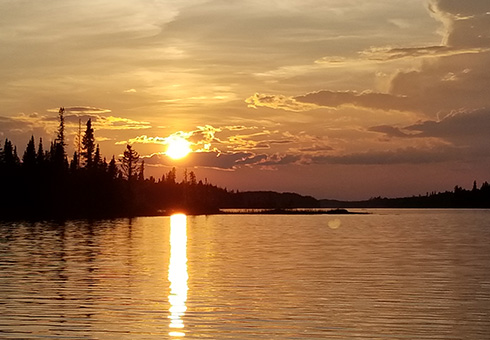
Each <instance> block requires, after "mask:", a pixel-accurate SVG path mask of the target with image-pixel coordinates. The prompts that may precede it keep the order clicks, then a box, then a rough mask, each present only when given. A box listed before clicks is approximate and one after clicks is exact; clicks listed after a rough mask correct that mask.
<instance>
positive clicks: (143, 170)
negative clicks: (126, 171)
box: [138, 160, 145, 181]
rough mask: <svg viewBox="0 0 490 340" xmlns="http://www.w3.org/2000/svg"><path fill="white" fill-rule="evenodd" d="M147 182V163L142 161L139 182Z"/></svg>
mask: <svg viewBox="0 0 490 340" xmlns="http://www.w3.org/2000/svg"><path fill="white" fill-rule="evenodd" d="M144 180H145V161H144V160H142V161H141V165H140V170H139V172H138V181H144Z"/></svg>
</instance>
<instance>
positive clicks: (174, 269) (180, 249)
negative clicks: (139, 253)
mask: <svg viewBox="0 0 490 340" xmlns="http://www.w3.org/2000/svg"><path fill="white" fill-rule="evenodd" d="M188 278H189V277H188V274H187V216H186V215H184V214H176V215H172V216H170V263H169V265H168V280H169V281H170V294H169V296H168V301H169V302H170V309H169V312H170V316H169V319H170V328H171V329H173V331H171V332H169V335H170V336H172V337H183V336H185V333H184V332H181V331H177V330H176V329H183V328H184V320H183V319H182V318H183V316H184V314H185V312H186V310H187V307H186V301H187V290H188V286H187V280H188Z"/></svg>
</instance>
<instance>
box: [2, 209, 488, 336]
mask: <svg viewBox="0 0 490 340" xmlns="http://www.w3.org/2000/svg"><path fill="white" fill-rule="evenodd" d="M372 212H374V214H372V215H352V216H350V215H349V216H328V215H309V216H297V215H293V216H260V215H226V216H208V217H205V216H197V217H190V216H189V217H187V218H185V216H176V217H172V218H170V217H149V218H137V219H133V220H132V221H129V220H114V221H98V222H93V223H89V222H85V221H74V222H66V223H64V224H54V223H12V224H3V225H0V297H1V298H0V338H2V339H136V340H139V339H206V338H208V339H444V340H447V339H471V340H478V339H490V211H470V210H462V211H442V210H428V211H421V210H407V211H397V210H373V211H372Z"/></svg>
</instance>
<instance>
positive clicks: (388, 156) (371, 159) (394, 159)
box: [311, 147, 462, 165]
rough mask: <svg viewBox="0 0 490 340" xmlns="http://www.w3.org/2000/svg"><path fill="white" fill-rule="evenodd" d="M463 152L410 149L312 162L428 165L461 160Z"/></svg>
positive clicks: (336, 156)
mask: <svg viewBox="0 0 490 340" xmlns="http://www.w3.org/2000/svg"><path fill="white" fill-rule="evenodd" d="M461 151H462V150H461V149H457V148H450V147H442V148H441V147H438V148H435V149H418V148H414V147H408V148H400V149H396V150H388V151H368V152H361V153H351V154H346V155H322V156H314V157H312V158H311V162H312V163H313V164H347V165H383V164H428V163H438V162H445V161H449V160H455V159H461V155H460V153H461Z"/></svg>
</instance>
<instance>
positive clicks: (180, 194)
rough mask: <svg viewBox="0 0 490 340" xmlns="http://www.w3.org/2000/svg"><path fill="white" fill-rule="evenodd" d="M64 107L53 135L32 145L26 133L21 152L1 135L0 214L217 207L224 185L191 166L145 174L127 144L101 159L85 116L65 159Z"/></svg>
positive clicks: (108, 213) (48, 215) (109, 214)
mask: <svg viewBox="0 0 490 340" xmlns="http://www.w3.org/2000/svg"><path fill="white" fill-rule="evenodd" d="M64 113H65V110H64V108H60V110H59V125H58V128H57V134H56V138H55V139H54V140H53V141H52V142H50V143H49V146H47V147H46V146H45V144H44V141H43V140H42V139H41V138H40V139H39V141H38V143H37V146H36V140H35V138H34V136H32V137H31V138H30V139H29V141H28V143H27V146H26V148H25V151H24V152H23V153H22V155H19V153H18V151H17V147H16V146H15V145H13V143H12V142H11V141H10V140H9V139H8V138H7V139H5V142H4V144H3V147H1V146H0V187H1V192H2V193H1V195H0V219H18V218H27V219H29V218H34V219H43V218H86V217H93V218H103V217H119V216H138V215H153V214H162V213H168V212H171V211H173V210H191V209H192V210H193V211H196V212H214V211H217V209H218V207H219V205H220V204H219V203H220V202H222V201H226V198H225V197H226V196H227V195H228V194H229V193H228V191H227V190H226V189H221V188H218V187H217V186H214V185H212V184H209V183H207V181H206V182H205V183H203V182H202V181H198V180H197V178H196V175H195V173H194V172H193V171H190V172H187V170H186V171H185V172H184V176H183V177H184V179H183V180H182V181H181V182H177V173H176V169H175V168H173V169H172V170H170V171H169V172H167V173H166V174H163V175H162V177H161V178H160V179H158V180H157V179H155V178H153V177H150V178H148V179H146V178H145V175H144V170H145V165H144V160H143V159H141V158H140V156H139V154H138V152H136V151H135V150H134V149H133V147H132V146H131V145H129V144H128V145H127V146H126V149H125V150H124V152H123V154H122V157H121V158H120V159H118V160H116V158H115V156H112V158H111V159H110V160H109V161H107V159H106V158H103V157H102V156H101V151H100V147H99V145H98V144H96V139H95V132H94V128H93V126H92V121H91V119H88V121H87V122H86V128H85V131H84V132H83V134H82V133H81V129H80V128H79V133H78V135H77V138H76V141H77V147H76V150H75V151H74V153H73V156H72V157H71V159H70V160H69V159H68V156H67V154H66V137H65V118H64ZM204 197H206V199H204Z"/></svg>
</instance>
